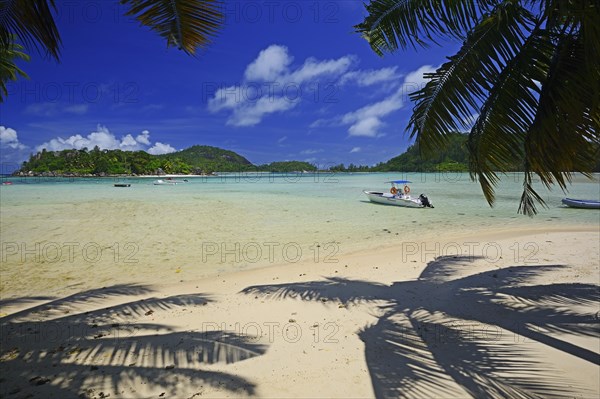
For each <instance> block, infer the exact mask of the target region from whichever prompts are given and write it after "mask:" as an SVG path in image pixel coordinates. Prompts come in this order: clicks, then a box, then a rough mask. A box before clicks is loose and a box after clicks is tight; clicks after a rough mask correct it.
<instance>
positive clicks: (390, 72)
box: [340, 67, 400, 87]
mask: <svg viewBox="0 0 600 399" xmlns="http://www.w3.org/2000/svg"><path fill="white" fill-rule="evenodd" d="M396 69H397V67H389V68H381V69H368V70H357V71H350V72H347V73H346V74H344V76H342V79H341V81H340V83H342V84H343V83H349V82H355V83H356V84H357V85H358V86H361V87H366V86H372V85H375V84H379V83H385V82H390V81H396V80H398V79H400V74H398V73H397V72H396Z"/></svg>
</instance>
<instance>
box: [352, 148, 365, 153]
mask: <svg viewBox="0 0 600 399" xmlns="http://www.w3.org/2000/svg"><path fill="white" fill-rule="evenodd" d="M361 151H362V148H360V147H354V148H353V149H351V150H350V154H354V153H355V152H361Z"/></svg>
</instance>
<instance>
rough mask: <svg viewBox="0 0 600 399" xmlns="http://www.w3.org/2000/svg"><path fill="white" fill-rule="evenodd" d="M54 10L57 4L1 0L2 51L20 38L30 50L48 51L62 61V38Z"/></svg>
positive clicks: (0, 37) (0, 29)
mask: <svg viewBox="0 0 600 399" xmlns="http://www.w3.org/2000/svg"><path fill="white" fill-rule="evenodd" d="M52 10H56V5H55V4H54V0H0V49H9V48H10V47H11V45H12V43H13V40H14V37H16V38H17V39H18V40H19V41H20V42H21V43H22V44H23V45H24V47H25V48H26V49H27V50H32V49H36V50H38V51H39V50H40V49H42V50H44V51H45V52H47V53H48V54H49V55H50V56H52V57H53V58H55V59H57V60H58V57H59V49H60V45H61V39H60V35H59V33H58V29H57V28H56V24H55V23H54V17H53V16H52Z"/></svg>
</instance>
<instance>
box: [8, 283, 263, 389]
mask: <svg viewBox="0 0 600 399" xmlns="http://www.w3.org/2000/svg"><path fill="white" fill-rule="evenodd" d="M151 293H152V290H151V289H150V288H148V287H146V286H142V285H117V286H113V287H108V288H102V289H94V290H89V291H86V292H82V293H78V294H75V295H71V296H68V297H65V298H60V299H53V300H49V298H47V297H36V298H16V299H8V300H4V301H2V307H3V308H4V307H6V306H15V305H17V306H18V305H20V306H23V305H31V304H34V305H32V306H29V307H28V308H26V309H24V310H20V311H17V312H15V313H13V314H10V315H8V316H5V317H2V318H1V319H0V322H1V329H2V330H1V332H2V335H1V344H2V345H1V355H0V371H1V373H0V375H1V377H0V380H1V384H0V385H1V387H2V388H1V389H0V397H7V396H8V395H11V396H12V395H15V396H14V397H21V396H24V397H43V398H51V397H54V398H73V397H89V398H103V397H108V396H106V395H111V396H112V397H114V396H115V395H116V396H118V397H132V396H136V397H137V396H152V397H159V395H160V394H161V393H162V394H163V396H164V395H166V396H167V397H173V396H174V395H181V392H178V391H177V389H181V384H185V385H186V386H190V387H193V389H194V392H192V393H190V394H189V395H188V396H190V395H191V396H195V395H201V394H202V391H203V387H213V388H215V387H216V388H218V389H219V390H222V391H225V392H232V393H237V394H240V395H253V394H254V392H255V384H254V383H252V382H251V381H248V380H246V379H244V378H241V377H238V376H235V375H232V374H228V373H224V372H219V371H209V370H203V369H201V367H202V365H207V364H215V363H224V364H229V363H235V362H238V361H241V360H244V359H248V358H252V357H256V356H260V355H262V354H264V353H265V351H266V346H264V345H262V344H258V343H256V342H251V340H250V339H247V338H246V337H243V336H240V335H236V334H234V333H231V332H225V331H210V332H194V331H189V332H188V331H173V330H171V329H170V328H169V327H167V326H165V325H161V324H156V323H153V322H152V319H153V317H152V315H153V314H154V313H155V312H159V311H165V310H172V309H176V308H182V307H193V306H203V305H205V304H207V303H209V302H210V301H211V299H210V298H208V297H207V296H204V295H201V294H197V295H196V294H193V295H176V296H171V297H167V298H155V297H149V298H144V299H139V300H135V301H130V300H128V299H127V298H126V299H125V302H123V303H120V304H117V305H115V306H110V307H103V308H100V306H102V301H105V300H107V299H114V298H118V297H119V296H124V297H130V296H141V295H144V296H146V295H149V294H151ZM95 305H98V306H95ZM94 306H95V307H94ZM104 306H105V305H104ZM90 307H94V308H93V309H92V310H87V309H90ZM144 320H150V322H144ZM134 386H138V387H139V386H142V387H144V389H145V391H144V392H136V391H135V389H134V388H133V387H134ZM146 391H147V392H146ZM148 392H149V393H150V394H149V395H148Z"/></svg>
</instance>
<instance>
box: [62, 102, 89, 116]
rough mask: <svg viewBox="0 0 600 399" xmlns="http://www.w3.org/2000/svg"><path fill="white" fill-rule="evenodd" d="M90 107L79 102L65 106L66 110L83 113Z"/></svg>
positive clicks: (72, 112)
mask: <svg viewBox="0 0 600 399" xmlns="http://www.w3.org/2000/svg"><path fill="white" fill-rule="evenodd" d="M88 108H89V106H88V104H77V105H71V106H68V107H65V108H64V111H65V112H68V113H70V114H77V115H83V114H85V113H86V112H87V111H88Z"/></svg>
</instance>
